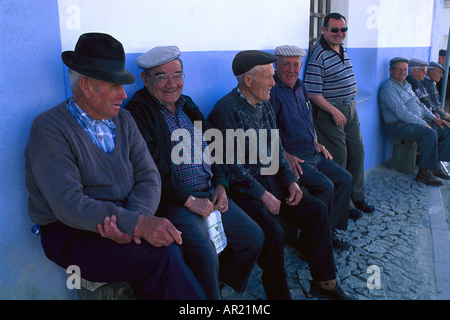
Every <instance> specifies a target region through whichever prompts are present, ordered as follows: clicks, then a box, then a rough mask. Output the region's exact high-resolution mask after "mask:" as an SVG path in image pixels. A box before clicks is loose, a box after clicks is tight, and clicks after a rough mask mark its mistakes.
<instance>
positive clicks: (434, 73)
mask: <svg viewBox="0 0 450 320" xmlns="http://www.w3.org/2000/svg"><path fill="white" fill-rule="evenodd" d="M428 76H429V77H430V79H431V80H432V81H434V82H439V81H440V80H441V79H442V77H443V76H444V72H443V71H442V70H441V69H439V68H432V69H430V71H429V72H428Z"/></svg>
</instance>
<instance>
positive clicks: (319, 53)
mask: <svg viewBox="0 0 450 320" xmlns="http://www.w3.org/2000/svg"><path fill="white" fill-rule="evenodd" d="M304 82H305V86H306V89H308V92H309V93H310V94H317V95H322V96H323V97H324V98H325V99H326V100H327V101H328V102H330V103H349V102H350V101H351V100H352V99H354V98H355V96H356V91H357V89H356V79H355V75H354V73H353V65H352V63H351V61H350V59H349V57H348V56H347V51H345V49H344V47H343V46H342V45H341V46H340V53H337V52H336V51H334V50H333V49H331V47H330V46H329V45H328V43H327V42H326V41H325V39H324V37H323V35H322V37H321V38H320V41H319V42H317V43H316V44H315V45H314V46H313V48H312V50H311V53H310V56H309V59H308V66H307V68H306V76H305V81H304Z"/></svg>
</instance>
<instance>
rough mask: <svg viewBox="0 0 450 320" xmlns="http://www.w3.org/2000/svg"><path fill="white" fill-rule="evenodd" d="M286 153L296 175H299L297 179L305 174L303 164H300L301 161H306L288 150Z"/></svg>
mask: <svg viewBox="0 0 450 320" xmlns="http://www.w3.org/2000/svg"><path fill="white" fill-rule="evenodd" d="M284 154H285V156H286V159H287V160H288V161H289V164H290V165H291V169H292V171H294V173H295V175H296V176H297V179H300V175H302V174H303V170H302V166H301V165H300V163H303V162H305V161H303V160H302V159H300V158H298V157H296V156H294V155H292V154H290V153H287V152H286V151H285V152H284Z"/></svg>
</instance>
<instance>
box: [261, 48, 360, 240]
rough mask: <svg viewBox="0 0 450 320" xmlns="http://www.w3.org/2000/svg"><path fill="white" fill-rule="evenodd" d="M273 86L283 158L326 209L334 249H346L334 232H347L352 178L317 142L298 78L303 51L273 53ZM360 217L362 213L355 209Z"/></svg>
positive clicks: (272, 93)
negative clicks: (274, 69)
mask: <svg viewBox="0 0 450 320" xmlns="http://www.w3.org/2000/svg"><path fill="white" fill-rule="evenodd" d="M274 53H275V55H276V56H278V60H277V61H276V62H275V67H276V73H275V76H274V79H275V86H274V87H273V88H272V90H271V92H270V100H269V101H270V104H271V105H272V108H273V110H274V112H275V116H276V120H277V127H278V129H279V130H280V138H281V142H282V144H283V148H284V151H285V155H286V158H287V159H288V161H289V163H290V165H291V168H292V170H293V171H294V173H295V174H296V176H297V178H298V179H299V183H300V185H302V186H304V187H306V189H307V190H308V192H309V193H310V194H311V195H313V196H315V197H316V198H319V199H320V200H322V201H323V202H324V203H326V204H327V207H328V215H329V221H330V227H331V232H332V238H331V239H332V241H333V246H334V247H335V248H348V247H349V244H348V243H346V242H344V241H343V240H341V239H340V238H339V237H338V236H337V234H336V232H335V230H336V229H339V230H347V225H348V218H349V204H350V195H351V191H352V176H351V174H350V173H348V171H346V170H345V169H344V168H342V167H341V166H340V165H338V164H337V163H336V162H334V161H333V160H332V159H333V158H332V156H331V154H330V153H329V152H328V150H327V149H326V148H325V147H324V146H323V145H321V144H320V143H319V142H318V141H317V137H316V132H315V130H314V125H313V118H312V110H311V107H310V102H309V97H308V92H307V91H306V88H305V86H304V85H303V82H302V81H301V80H300V79H299V78H298V77H299V74H300V69H301V67H302V57H304V56H305V50H303V49H300V48H299V47H297V46H287V45H286V46H280V47H276V48H275V50H274ZM353 210H354V211H356V213H352V216H356V217H359V216H360V215H362V213H360V212H359V210H358V209H356V208H354V209H353Z"/></svg>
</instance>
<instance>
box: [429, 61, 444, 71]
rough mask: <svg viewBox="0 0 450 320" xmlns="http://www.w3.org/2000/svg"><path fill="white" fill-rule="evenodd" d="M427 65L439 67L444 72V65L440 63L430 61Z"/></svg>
mask: <svg viewBox="0 0 450 320" xmlns="http://www.w3.org/2000/svg"><path fill="white" fill-rule="evenodd" d="M429 66H430V68H438V69H441V70H442V72H445V69H444V67H443V66H441V65H440V64H439V63H437V62H434V61H431V62H430V64H429Z"/></svg>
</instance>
